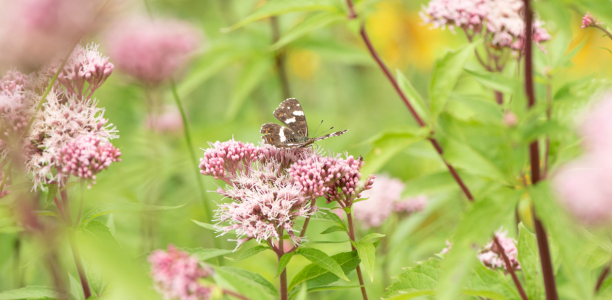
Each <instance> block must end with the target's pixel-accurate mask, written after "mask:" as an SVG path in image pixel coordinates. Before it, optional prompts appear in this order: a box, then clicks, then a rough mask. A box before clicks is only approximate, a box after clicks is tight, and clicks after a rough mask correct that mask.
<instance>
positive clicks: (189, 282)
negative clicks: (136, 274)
mask: <svg viewBox="0 0 612 300" xmlns="http://www.w3.org/2000/svg"><path fill="white" fill-rule="evenodd" d="M148 261H149V262H150V263H151V277H152V278H153V281H154V282H155V288H156V289H157V291H158V292H159V293H161V294H162V295H163V296H164V298H165V299H166V300H174V299H178V300H209V299H211V294H212V290H211V289H210V288H209V287H205V286H203V285H202V284H200V283H199V282H198V281H199V280H200V279H202V278H205V277H209V276H211V275H212V274H213V271H212V270H211V269H208V268H204V267H202V266H200V264H199V262H198V259H197V258H196V257H194V256H190V255H189V253H187V252H185V251H181V250H178V249H176V248H175V247H174V246H172V245H169V246H168V252H166V251H163V250H155V251H153V253H152V254H151V255H149V258H148Z"/></svg>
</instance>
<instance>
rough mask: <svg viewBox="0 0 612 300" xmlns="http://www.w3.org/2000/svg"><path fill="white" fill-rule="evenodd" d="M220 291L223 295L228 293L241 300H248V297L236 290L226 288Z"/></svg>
mask: <svg viewBox="0 0 612 300" xmlns="http://www.w3.org/2000/svg"><path fill="white" fill-rule="evenodd" d="M221 292H222V293H223V294H225V295H230V296H234V297H236V298H238V299H242V300H250V299H249V298H247V297H246V296H243V295H241V294H238V293H236V292H233V291H230V290H226V289H221Z"/></svg>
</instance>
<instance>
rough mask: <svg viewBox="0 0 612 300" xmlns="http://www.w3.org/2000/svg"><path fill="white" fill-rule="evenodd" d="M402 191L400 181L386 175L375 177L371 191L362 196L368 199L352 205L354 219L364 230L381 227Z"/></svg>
mask: <svg viewBox="0 0 612 300" xmlns="http://www.w3.org/2000/svg"><path fill="white" fill-rule="evenodd" d="M403 190H404V183H403V182H402V181H401V180H399V179H396V178H391V177H389V176H387V175H378V176H376V183H375V184H374V185H373V186H372V189H370V190H368V191H365V192H363V194H362V196H363V197H364V198H369V199H367V200H365V201H360V202H357V203H355V204H354V205H353V213H354V214H355V218H356V219H357V220H359V221H361V223H362V224H363V226H364V227H366V228H369V227H378V226H380V225H382V223H383V222H384V221H385V220H387V218H389V216H390V215H391V213H392V212H393V210H394V208H395V207H396V205H397V203H398V201H399V200H400V197H401V195H402V191H403Z"/></svg>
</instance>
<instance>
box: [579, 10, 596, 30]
mask: <svg viewBox="0 0 612 300" xmlns="http://www.w3.org/2000/svg"><path fill="white" fill-rule="evenodd" d="M598 24H599V23H598V22H597V20H595V17H593V16H592V15H591V14H589V13H587V14H586V15H584V17H582V28H587V27H589V26H592V25H598Z"/></svg>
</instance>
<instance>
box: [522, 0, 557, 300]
mask: <svg viewBox="0 0 612 300" xmlns="http://www.w3.org/2000/svg"><path fill="white" fill-rule="evenodd" d="M523 3H524V5H525V41H524V42H525V93H526V95H527V107H528V108H531V107H533V106H534V105H535V91H534V84H533V12H532V10H531V3H530V1H529V0H523ZM529 154H530V155H529V156H530V158H531V176H532V182H533V185H536V184H537V183H538V181H540V151H539V147H538V141H537V140H535V141H533V142H532V143H531V144H530V145H529ZM533 221H534V225H535V231H536V238H537V241H538V249H539V250H540V251H539V252H540V263H541V265H542V275H543V276H544V288H545V291H546V299H547V300H557V299H559V295H558V294H557V285H556V283H555V274H554V272H553V266H552V259H551V256H550V247H549V245H548V237H547V236H546V230H545V229H544V225H542V222H541V221H540V220H539V219H538V217H537V214H536V213H535V210H534V214H533Z"/></svg>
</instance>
